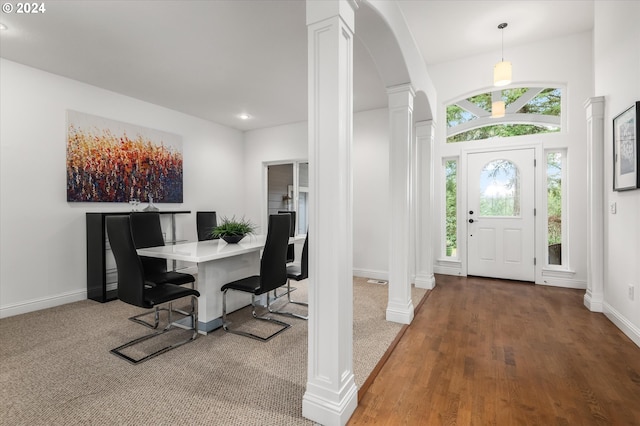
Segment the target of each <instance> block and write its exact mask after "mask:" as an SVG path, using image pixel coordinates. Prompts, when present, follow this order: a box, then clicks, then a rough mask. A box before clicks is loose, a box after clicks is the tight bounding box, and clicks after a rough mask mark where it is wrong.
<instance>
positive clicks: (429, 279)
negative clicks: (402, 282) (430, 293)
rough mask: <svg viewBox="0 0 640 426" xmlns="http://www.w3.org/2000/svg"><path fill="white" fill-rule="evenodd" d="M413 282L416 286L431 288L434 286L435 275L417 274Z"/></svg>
mask: <svg viewBox="0 0 640 426" xmlns="http://www.w3.org/2000/svg"><path fill="white" fill-rule="evenodd" d="M414 284H415V286H416V287H417V288H424V289H426V290H433V288H434V287H435V286H436V277H435V276H434V275H433V274H430V275H417V276H416V278H415V280H414Z"/></svg>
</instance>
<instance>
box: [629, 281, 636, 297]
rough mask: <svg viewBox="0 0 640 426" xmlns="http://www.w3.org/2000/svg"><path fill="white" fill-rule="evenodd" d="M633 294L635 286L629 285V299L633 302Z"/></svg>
mask: <svg viewBox="0 0 640 426" xmlns="http://www.w3.org/2000/svg"><path fill="white" fill-rule="evenodd" d="M634 292H635V286H634V285H633V284H629V299H631V300H633V297H634Z"/></svg>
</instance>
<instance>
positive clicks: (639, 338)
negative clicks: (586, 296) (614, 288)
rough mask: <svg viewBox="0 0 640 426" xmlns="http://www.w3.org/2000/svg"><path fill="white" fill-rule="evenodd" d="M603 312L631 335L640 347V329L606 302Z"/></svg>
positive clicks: (621, 329) (630, 337)
mask: <svg viewBox="0 0 640 426" xmlns="http://www.w3.org/2000/svg"><path fill="white" fill-rule="evenodd" d="M603 308H604V309H603V313H604V315H605V316H606V317H607V318H609V320H610V321H611V322H612V323H614V324H615V325H616V327H618V328H619V329H620V331H622V332H623V333H624V334H626V335H627V337H629V339H631V340H632V341H633V343H635V344H636V345H637V346H638V347H640V329H639V328H638V327H636V326H635V325H634V324H633V323H632V322H631V321H629V320H628V319H627V318H626V317H625V316H624V315H622V314H621V313H620V312H618V311H616V310H615V309H614V308H613V306H611V305H610V304H608V303H606V302H604V303H603Z"/></svg>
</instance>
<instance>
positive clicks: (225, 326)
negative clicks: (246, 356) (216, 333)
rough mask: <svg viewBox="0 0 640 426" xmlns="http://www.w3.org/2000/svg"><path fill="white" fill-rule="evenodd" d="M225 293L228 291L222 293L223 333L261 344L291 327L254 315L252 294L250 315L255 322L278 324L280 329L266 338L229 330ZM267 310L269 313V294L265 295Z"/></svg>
mask: <svg viewBox="0 0 640 426" xmlns="http://www.w3.org/2000/svg"><path fill="white" fill-rule="evenodd" d="M227 291H229V289H225V291H224V292H223V293H222V328H224V331H227V332H229V333H233V334H239V335H240V336H245V337H250V338H252V339H256V340H260V341H262V342H266V341H268V340H271V339H272V338H274V337H275V336H277V335H278V334H280V333H282V332H283V331H285V330H286V329H287V328H289V327H291V324H287V323H286V322H282V321H278V320H277V319H274V318H271V317H267V316H258V315H256V303H255V299H256V297H255V295H254V294H252V295H251V315H252V316H253V317H254V318H255V319H257V320H260V321H267V322H271V323H274V324H278V325H279V326H280V327H281V328H280V329H279V330H278V331H276V332H275V333H272V334H270V335H269V336H267V337H262V336H258V335H257V334H253V333H249V332H246V331H241V330H232V329H230V328H229V324H230V323H229V322H227ZM267 310H269V311H271V308H270V307H269V293H267Z"/></svg>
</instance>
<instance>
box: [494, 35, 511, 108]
mask: <svg viewBox="0 0 640 426" xmlns="http://www.w3.org/2000/svg"><path fill="white" fill-rule="evenodd" d="M507 25H508V24H507V23H506V22H505V23H502V24H500V25H498V29H499V30H500V35H501V36H502V60H501V61H500V62H498V63H497V64H496V66H495V67H493V85H494V86H506V85H507V84H510V83H511V62H508V61H505V60H504V29H505V28H507ZM503 115H504V114H503Z"/></svg>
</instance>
